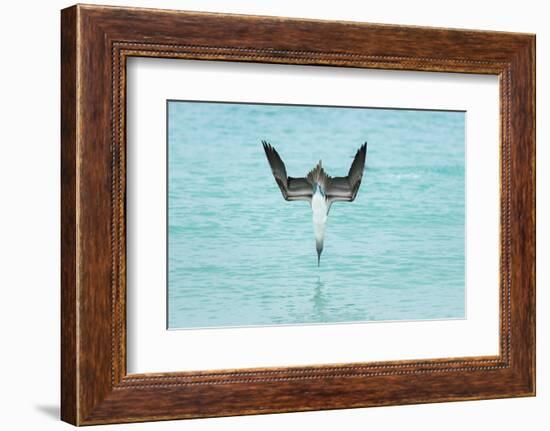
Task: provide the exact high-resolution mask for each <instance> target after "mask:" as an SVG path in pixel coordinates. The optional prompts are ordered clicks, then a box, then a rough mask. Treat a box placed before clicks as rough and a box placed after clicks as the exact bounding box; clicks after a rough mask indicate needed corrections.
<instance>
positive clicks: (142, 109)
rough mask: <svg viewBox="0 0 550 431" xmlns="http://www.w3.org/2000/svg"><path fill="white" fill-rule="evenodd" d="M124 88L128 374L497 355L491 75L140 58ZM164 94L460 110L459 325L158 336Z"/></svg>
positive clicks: (162, 282)
mask: <svg viewBox="0 0 550 431" xmlns="http://www.w3.org/2000/svg"><path fill="white" fill-rule="evenodd" d="M127 83H128V99H127V103H128V118H127V124H128V145H127V147H128V152H127V153H128V155H127V162H128V163H127V164H128V166H127V169H128V177H129V181H128V195H127V196H128V198H127V208H128V217H127V229H128V239H127V246H128V262H127V268H128V280H127V286H128V292H127V298H128V372H130V373H142V372H159V371H160V372H162V371H183V370H185V371H187V370H203V369H223V368H226V369H227V368H247V367H267V366H285V365H304V364H331V363H332V364H335V363H344V362H363V361H364V362H368V361H383V360H404V359H426V358H442V357H460V356H491V355H497V354H498V332H499V330H498V325H499V316H498V306H499V295H498V286H499V274H498V264H499V247H498V241H499V228H498V223H496V222H495V221H497V220H498V219H499V199H498V192H499V182H498V180H499V142H498V137H499V132H500V131H499V117H498V114H499V103H498V92H499V82H498V78H497V77H496V76H489V75H466V74H457V73H427V72H406V71H381V70H361V69H349V68H334V67H332V68H329V67H314V68H312V67H308V66H301V67H298V66H287V65H273V64H262V65H258V64H238V63H229V64H228V63H227V62H204V61H189V60H174V59H151V58H146V59H145V58H140V59H131V60H130V62H129V63H128V77H127ZM189 83H193V84H192V85H189ZM320 88H322V89H323V91H322V92H319V89H320ZM169 98H171V99H179V100H182V99H191V100H224V101H232V102H237V101H247V102H264V103H265V102H271V103H274V102H279V103H294V104H298V103H302V104H322V103H324V104H331V105H337V106H338V105H339V106H377V107H402V108H405V107H407V108H418V109H427V108H429V109H455V110H463V111H466V112H467V113H466V125H467V126H466V130H465V136H466V158H467V160H466V171H467V174H466V178H467V186H466V226H467V229H466V244H467V245H466V268H467V271H466V272H467V274H466V285H467V294H466V297H467V304H466V313H467V319H455V320H434V321H417V322H403V321H401V322H385V323H380V322H379V323H374V322H370V323H358V322H356V323H352V324H338V325H299V326H295V325H292V326H272V327H269V328H265V327H264V328H231V329H228V328H224V329H212V328H209V329H202V330H200V329H193V330H172V331H166V315H165V313H164V312H162V313H159V310H163V311H164V310H165V309H166V295H165V293H166V289H165V286H166V189H165V186H166V151H165V150H166V146H165V145H163V144H164V143H165V142H166V133H165V132H166V99H169ZM159 143H160V145H159ZM357 340H361V342H360V343H358V342H357ZM303 346H307V349H304V348H303Z"/></svg>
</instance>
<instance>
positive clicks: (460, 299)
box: [166, 100, 467, 329]
mask: <svg viewBox="0 0 550 431" xmlns="http://www.w3.org/2000/svg"><path fill="white" fill-rule="evenodd" d="M166 109H167V121H166V123H167V159H168V160H167V190H168V192H167V194H168V196H167V218H168V220H167V256H168V258H167V293H168V294H167V298H168V299H167V301H168V304H167V310H168V313H167V314H168V315H167V320H168V322H167V327H168V329H196V328H224V327H247V326H277V325H313V324H341V323H356V322H357V323H359V322H361V323H365V322H380V321H407V320H410V321H413V320H443V319H464V318H465V317H466V311H467V310H466V306H465V302H466V301H465V299H466V286H465V280H466V265H465V261H466V260H465V241H466V237H465V229H466V212H465V206H466V186H465V178H466V164H465V148H466V142H465V139H466V135H465V128H466V112H465V111H451V110H420V109H408V108H407V107H392V108H387V107H384V108H379V107H356V106H353V107H351V106H312V105H285V104H268V103H246V102H242V103H241V102H239V103H236V102H219V101H194V100H167V102H166Z"/></svg>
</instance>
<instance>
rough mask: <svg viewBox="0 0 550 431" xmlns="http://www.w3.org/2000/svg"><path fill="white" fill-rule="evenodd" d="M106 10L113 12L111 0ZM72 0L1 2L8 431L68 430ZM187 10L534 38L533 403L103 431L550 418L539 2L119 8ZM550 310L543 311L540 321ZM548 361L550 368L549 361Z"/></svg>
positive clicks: (536, 421)
mask: <svg viewBox="0 0 550 431" xmlns="http://www.w3.org/2000/svg"><path fill="white" fill-rule="evenodd" d="M102 3H105V4H115V2H110V1H107V0H104V1H102ZM69 4H70V3H69V2H64V1H56V0H51V1H48V2H38V1H27V2H5V4H3V8H2V14H1V16H0V31H1V32H2V33H1V36H2V38H1V40H2V48H3V49H2V54H3V55H2V64H1V67H0V74H1V76H0V78H1V79H0V95H1V98H0V104H1V105H0V106H1V109H2V112H1V113H0V114H1V117H0V118H2V122H1V127H0V142H1V145H0V184H1V186H0V193H1V198H2V199H1V202H2V206H1V212H0V218H1V220H0V221H1V222H0V253H1V255H0V258H1V262H2V266H1V267H0V268H1V270H0V286H1V287H2V291H3V294H4V296H3V298H2V301H0V319H1V323H2V325H1V327H2V341H3V342H2V352H1V355H0V367H1V368H0V369H1V371H2V379H1V383H0V397H1V398H2V399H1V400H0V401H1V403H2V404H1V405H2V415H1V416H0V424H1V425H0V426H1V427H2V428H4V429H9V430H18V429H40V430H56V429H70V426H69V425H66V424H63V423H60V422H59V421H58V420H57V416H58V409H59V403H58V399H59V387H58V385H59V372H60V371H59V341H60V340H59V218H60V215H59V88H60V87H59V9H60V8H62V7H65V6H68V5H69ZM116 4H120V5H133V6H149V7H165V8H175V9H189V10H210V11H220V12H234V13H251V14H264V15H283V16H285V15H286V16H296V17H310V18H323V19H346V20H359V21H370V22H380V23H394V24H412V25H431V26H441V27H456V28H478V29H488V30H506V31H525V32H536V33H537V76H538V81H537V117H538V118H539V121H538V125H537V136H538V151H537V154H538V163H537V168H538V169H537V183H538V196H537V213H538V214H537V219H538V229H537V231H538V235H537V249H538V250H537V252H538V262H539V267H538V270H537V279H538V289H537V292H538V295H537V311H538V318H537V325H538V326H537V327H538V330H537V333H538V347H537V353H538V377H537V383H538V385H537V386H538V390H537V392H538V396H537V397H536V398H524V399H507V400H493V401H475V402H460V403H444V404H436V405H418V406H405V407H385V408H371V409H356V410H341V411H329V412H310V413H293V414H284V415H266V416H254V417H237V418H221V419H207V420H195V421H186V422H181V421H179V422H178V421H174V422H163V423H155V424H134V425H122V426H105V427H98V428H96V429H103V428H104V429H116V430H123V429H135V430H138V429H147V430H168V429H178V430H184V431H185V430H203V431H206V430H254V431H256V430H258V429H262V430H279V429H285V428H288V429H297V430H299V429H316V430H333V429H346V430H360V429H361V430H364V429H366V428H369V429H389V430H392V429H407V430H422V431H428V430H441V429H445V430H472V429H478V428H481V427H491V429H498V430H517V429H533V430H542V429H547V427H548V423H549V422H550V413H549V409H548V405H550V404H549V403H550V373H549V372H548V370H549V367H550V366H549V365H548V362H549V360H550V356H549V345H550V341H549V338H550V331H549V329H548V325H549V318H548V310H549V309H550V302H549V299H548V298H549V297H548V294H546V292H545V290H547V288H548V282H549V278H548V277H549V272H548V269H547V266H546V268H545V266H544V265H543V264H542V263H544V262H548V260H549V259H550V250H549V246H550V232H549V230H548V223H545V222H544V220H545V219H546V220H548V219H549V218H550V202H549V200H550V193H549V189H548V185H549V182H550V170H549V169H543V167H545V166H546V167H548V166H549V165H550V150H549V149H548V146H547V145H545V143H547V142H548V134H549V133H550V128H549V126H548V125H547V124H548V122H547V121H546V122H545V121H543V120H542V119H545V118H546V119H548V118H550V99H549V96H550V92H549V88H548V85H549V83H550V78H549V76H550V68H549V63H548V52H550V28H548V24H547V23H548V17H549V13H548V12H547V11H546V10H545V6H544V4H545V2H542V1H536V0H532V1H530V0H524V1H522V2H518V1H514V2H507V1H502V0H501V1H487V2H480V1H478V0H475V1H470V0H463V1H461V2H441V1H421V0H417V1H385V2H368V3H366V2H359V1H356V0H340V1H338V2H323V3H321V2H313V1H306V0H303V1H298V0H292V1H290V0H289V1H283V0H272V1H270V0H266V1H261V2H260V1H256V2H252V1H237V0H218V1H214V0H197V1H166V0H159V1H153V0H149V1H144V0H141V1H140V0H133V1H130V2H127V1H122V0H121V1H118V2H116ZM545 312H546V315H545ZM545 363H546V364H545Z"/></svg>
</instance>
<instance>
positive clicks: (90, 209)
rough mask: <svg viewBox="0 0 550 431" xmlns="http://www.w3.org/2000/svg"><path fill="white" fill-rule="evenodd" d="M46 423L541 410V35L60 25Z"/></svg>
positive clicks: (201, 20) (119, 13) (74, 10)
mask: <svg viewBox="0 0 550 431" xmlns="http://www.w3.org/2000/svg"><path fill="white" fill-rule="evenodd" d="M61 44H62V46H61V48H62V65H61V66H62V67H61V69H62V95H61V100H62V104H61V106H62V112H61V117H62V151H61V161H62V183H61V186H62V197H61V198H62V286H61V288H62V327H61V330H62V346H61V350H62V382H61V386H62V400H61V406H62V409H61V415H62V419H63V420H65V421H67V422H70V423H72V424H75V425H91V424H103V423H117V422H138V421H149V420H165V419H179V418H198V417H212V416H228V415H240V414H257V413H274V412H288V411H306V410H321V409H336V408H353V407H369V406H381V405H395V404H412V403H428V402H441V401H452V400H474V399H490V398H502V397H515V396H532V395H534V394H535V172H534V169H535V162H534V161H535V134H534V129H535V126H534V124H535V112H534V100H535V79H534V70H535V50H534V48H535V37H534V36H533V35H529V34H516V33H503V32H502V33H501V32H486V31H471V30H450V29H435V28H423V27H403V26H389V25H378V24H366V23H351V22H332V21H316V20H299V19H289V18H277V17H255V16H243V15H222V14H212V13H197V12H179V11H167V10H152V9H134V8H119V7H104V6H93V5H86V6H83V5H77V6H73V7H71V8H68V9H65V10H63V11H62V28H61Z"/></svg>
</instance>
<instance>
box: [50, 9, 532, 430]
mask: <svg viewBox="0 0 550 431" xmlns="http://www.w3.org/2000/svg"><path fill="white" fill-rule="evenodd" d="M61 18H62V19H61V50H62V56H61V58H62V60H61V83H62V92H61V124H62V127H61V130H62V133H61V141H62V145H61V192H62V196H61V209H62V216H61V228H62V241H61V244H62V246H61V254H62V255H61V258H62V282H61V293H62V295H61V309H62V324H61V340H62V344H61V358H62V360H61V418H62V419H63V420H64V421H67V422H69V423H71V424H75V425H91V424H104V423H116V422H138V421H152V420H165V419H179V418H197V417H213V416H230V415H242V414H258V413H274V412H289V411H307V410H321V409H340V408H352V407H368V406H383V405H394V404H413V403H428V402H442V401H456V400H474V399H489V398H503V397H518V396H533V395H534V394H535V36H534V35H529V34H515V33H504V32H502V33H501V32H488V31H470V30H449V29H440V28H424V27H404V26H392V25H377V24H364V23H353V22H331V21H316V20H300V19H287V18H276V17H256V16H243V15H221V14H214V13H197V12H178V11H167V10H153V9H150V10H148V9H134V8H119V7H103V6H84V5H77V6H73V7H70V8H67V9H64V10H63V11H62V13H61ZM130 56H144V57H163V58H183V59H198V60H222V61H240V62H259V63H260V62H261V63H285V64H300V65H331V66H341V67H354V68H374V69H393V70H414V71H441V72H462V73H480V74H493V75H498V76H499V77H500V107H501V109H500V120H501V122H500V131H501V134H500V139H501V142H500V149H501V169H500V172H501V177H500V181H501V195H500V209H501V216H500V256H501V259H500V354H499V355H498V356H494V357H493V356H491V357H460V358H442V359H430V360H412V361H393V362H378V363H353V364H338V365H327V366H318V365H317V366H303V367H291V368H266V369H238V370H226V371H209V370H205V371H203V372H176V373H156V374H127V372H126V349H125V346H126V344H125V343H126V321H125V307H126V302H125V300H126V278H125V276H126V260H125V191H126V176H125V158H126V137H125V127H126V123H125V97H126V94H125V91H126V87H125V85H126V75H125V65H126V59H127V58H129V57H130Z"/></svg>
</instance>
